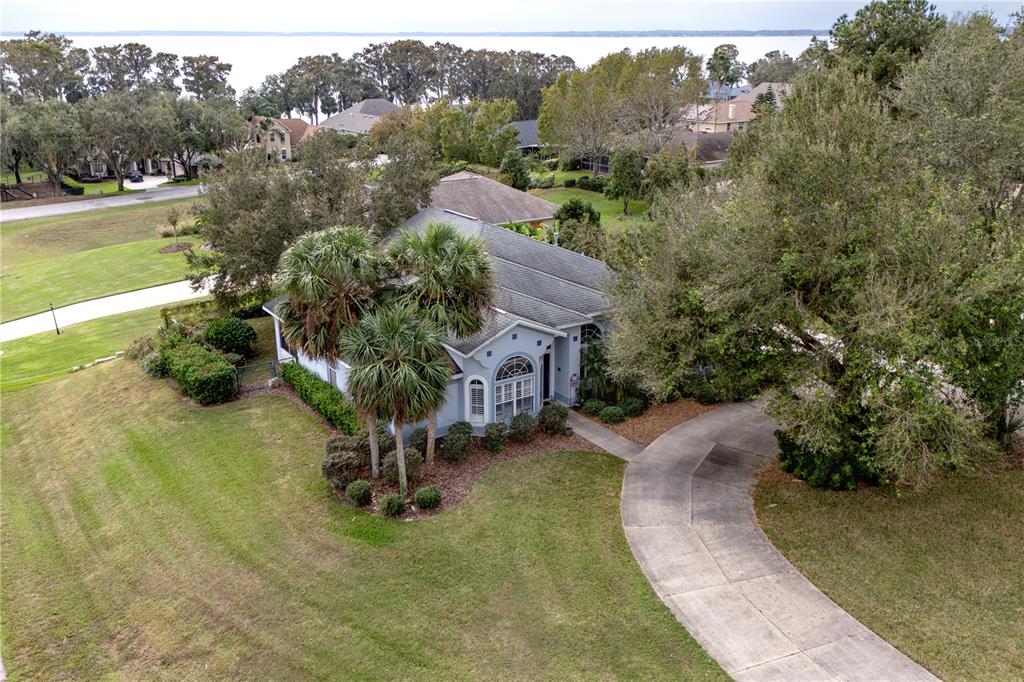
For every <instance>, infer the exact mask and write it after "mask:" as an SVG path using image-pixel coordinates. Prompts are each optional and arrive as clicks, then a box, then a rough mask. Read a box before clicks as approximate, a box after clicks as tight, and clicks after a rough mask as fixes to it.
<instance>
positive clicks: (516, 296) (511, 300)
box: [494, 285, 590, 329]
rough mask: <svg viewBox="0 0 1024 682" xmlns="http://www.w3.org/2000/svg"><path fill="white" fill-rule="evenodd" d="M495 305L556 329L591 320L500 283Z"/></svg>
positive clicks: (495, 293)
mask: <svg viewBox="0 0 1024 682" xmlns="http://www.w3.org/2000/svg"><path fill="white" fill-rule="evenodd" d="M494 306H495V307H496V308H500V309H502V310H505V311H508V312H510V313H512V314H513V315H517V316H519V317H522V318H525V319H527V320H532V321H534V322H539V323H540V324H542V325H544V326H546V327H554V328H555V329H559V328H561V327H568V326H571V325H576V324H586V323H587V322H590V317H588V316H586V315H581V314H579V313H578V312H575V311H573V310H569V309H568V308H563V307H561V306H557V305H555V304H553V303H549V302H547V301H543V300H541V299H539V298H536V297H534V296H530V295H529V294H524V293H522V292H519V291H516V290H515V289H509V288H508V287H503V286H500V285H499V286H498V287H497V290H496V291H495V292H494Z"/></svg>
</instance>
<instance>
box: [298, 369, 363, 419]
mask: <svg viewBox="0 0 1024 682" xmlns="http://www.w3.org/2000/svg"><path fill="white" fill-rule="evenodd" d="M281 378H282V379H284V380H285V382H287V383H288V385H289V386H291V387H292V388H294V389H295V392H296V393H298V394H299V397H300V398H302V401H303V402H305V403H306V404H307V405H309V406H310V407H312V408H313V409H314V410H316V411H317V412H318V413H319V414H320V416H322V417H323V418H324V419H326V420H327V423H328V424H330V425H331V426H333V427H334V428H336V429H338V430H340V431H343V432H345V433H347V434H349V435H352V434H354V433H355V432H356V430H357V429H358V428H359V419H358V417H357V416H356V411H355V408H354V407H352V404H351V403H350V402H349V401H348V400H347V399H346V398H345V396H344V395H342V393H341V391H339V390H338V389H336V388H335V387H334V386H331V385H330V384H329V383H327V382H326V381H324V380H323V379H321V378H320V377H318V376H317V375H315V374H313V373H312V372H310V371H309V370H308V369H306V368H305V367H303V366H302V365H300V364H299V363H297V362H288V363H285V364H284V365H282V366H281Z"/></svg>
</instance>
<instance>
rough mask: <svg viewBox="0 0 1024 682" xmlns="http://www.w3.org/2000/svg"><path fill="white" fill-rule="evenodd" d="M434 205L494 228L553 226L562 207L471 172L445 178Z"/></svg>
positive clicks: (434, 195)
mask: <svg viewBox="0 0 1024 682" xmlns="http://www.w3.org/2000/svg"><path fill="white" fill-rule="evenodd" d="M430 205H431V206H433V207H434V208H440V209H444V210H447V211H452V212H454V213H459V214H461V215H464V216H467V217H469V218H476V219H479V220H481V221H483V222H485V223H490V224H492V225H503V224H505V223H530V224H531V225H534V226H536V225H540V224H542V223H551V222H552V221H553V220H554V218H555V213H556V212H557V211H558V208H559V206H558V205H557V204H553V203H551V202H550V201H545V200H544V199H541V198H540V197H535V196H533V195H532V194H527V193H526V192H520V191H519V190H517V189H516V188H514V187H509V186H508V185H506V184H504V183H501V182H498V181H497V180H492V179H491V178H486V177H484V176H482V175H477V174H476V173H470V172H469V171H461V172H459V173H454V174H453V175H449V176H447V177H444V178H441V181H440V182H438V183H437V187H435V188H434V191H433V192H431V193H430Z"/></svg>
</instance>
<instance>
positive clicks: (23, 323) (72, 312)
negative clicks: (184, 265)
mask: <svg viewBox="0 0 1024 682" xmlns="http://www.w3.org/2000/svg"><path fill="white" fill-rule="evenodd" d="M208 293H209V289H208V288H207V287H204V288H203V289H201V290H199V291H192V287H191V286H190V285H189V283H188V282H187V281H182V282H172V283H170V284H161V285H159V286H155V287H149V288H147V289H138V290H136V291H129V292H126V293H123V294H114V295H113V296H104V297H103V298H94V299H92V300H91V301H82V302H81V303H72V304H71V305H66V306H64V307H63V308H56V309H54V311H53V314H52V315H51V314H50V311H49V310H47V311H46V312H45V313H37V314H35V315H29V316H28V317H22V318H21V319H18V320H12V321H10V322H4V323H3V324H0V342H3V341H12V340H14V339H20V338H23V337H25V336H32V335H33V334H39V333H42V332H52V331H54V329H53V318H54V316H56V318H57V324H58V325H60V328H61V329H63V328H64V327H68V326H70V325H73V324H78V323H79V322H87V321H89V320H96V319H99V318H101V317H108V316H110V315H117V314H119V313H127V312H131V311H133V310H142V309H143V308H151V307H153V306H158V305H168V304H170V303H177V302H178V301H187V300H189V299H193V298H199V297H201V296H206V295H207V294H208Z"/></svg>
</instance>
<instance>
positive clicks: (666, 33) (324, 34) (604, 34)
mask: <svg viewBox="0 0 1024 682" xmlns="http://www.w3.org/2000/svg"><path fill="white" fill-rule="evenodd" d="M45 32H46V33H57V34H59V35H64V36H70V37H75V36H111V37H114V36H134V37H140V38H144V37H149V36H182V37H185V36H202V37H230V38H235V37H238V38H252V37H263V38H330V37H370V38H372V37H380V38H385V37H392V38H398V37H400V38H430V37H435V36H436V37H444V36H450V37H453V38H467V37H494V38H500V37H509V38H704V37H713V36H718V37H723V38H750V37H787V36H826V35H828V29H823V30H817V31H815V30H811V29H806V28H794V29H767V30H752V31H737V30H732V31H674V30H658V31H481V32H472V31H470V32H467V31H448V32H444V31H394V32H373V33H366V32H349V31H167V30H161V31H45ZM24 34H25V32H24V31H0V37H4V38H20V37H22V36H23V35H24Z"/></svg>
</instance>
